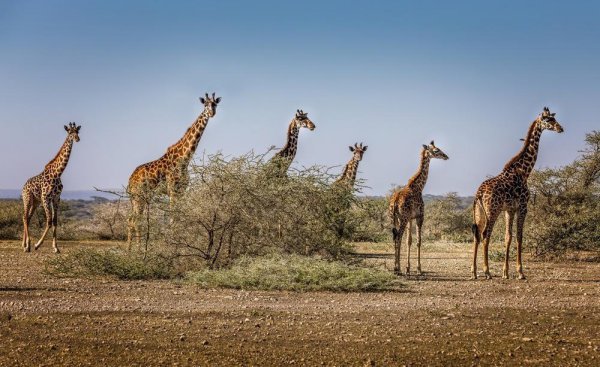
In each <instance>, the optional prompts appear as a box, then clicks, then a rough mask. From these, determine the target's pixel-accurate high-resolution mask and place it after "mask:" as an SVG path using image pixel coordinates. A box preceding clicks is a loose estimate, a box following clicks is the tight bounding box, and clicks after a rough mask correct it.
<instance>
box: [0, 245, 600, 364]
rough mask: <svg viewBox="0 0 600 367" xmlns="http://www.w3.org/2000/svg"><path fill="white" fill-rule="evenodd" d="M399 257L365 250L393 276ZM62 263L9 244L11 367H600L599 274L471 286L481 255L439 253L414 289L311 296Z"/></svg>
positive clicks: (1, 348) (537, 265) (551, 273)
mask: <svg viewBox="0 0 600 367" xmlns="http://www.w3.org/2000/svg"><path fill="white" fill-rule="evenodd" d="M79 246H107V244H105V243H104V244H98V243H90V244H80V243H77V244H75V243H63V244H62V249H63V250H64V252H68V251H70V250H72V249H73V248H75V247H79ZM389 250H390V247H389V246H382V245H373V246H371V245H362V246H360V251H363V252H364V251H368V252H369V253H370V255H368V256H369V261H372V262H378V263H380V264H382V266H387V267H388V268H390V269H391V266H392V258H391V256H390V255H389V253H390V251H389ZM51 256H56V255H54V254H52V253H51V246H50V245H45V246H43V247H42V249H40V250H39V251H38V252H34V253H29V254H25V253H23V252H22V251H21V249H20V244H18V243H16V242H0V263H1V264H2V267H1V273H0V274H1V275H0V365H1V366H19V365H44V366H51V365H60V366H68V365H72V366H73V365H106V366H113V365H121V366H139V365H144V366H155V365H263V366H264V365H336V366H343V365H359V366H363V365H367V366H371V365H376V366H380V365H381V366H384V365H407V366H438V365H440V366H441V365H446V366H447V365H540V366H551V365H556V366H569V365H580V366H598V365H600V298H599V296H600V264H598V263H560V264H554V263H543V262H533V261H526V262H525V271H526V275H527V276H528V280H526V281H518V280H516V279H511V280H502V279H501V278H498V277H497V276H498V275H500V274H501V264H500V263H497V262H495V263H493V266H492V272H493V274H494V275H496V277H495V278H494V279H493V280H490V281H486V280H478V281H471V280H469V279H468V276H469V248H468V246H464V245H451V244H450V245H448V244H436V245H433V246H426V247H425V248H424V250H423V270H424V271H426V272H427V273H426V275H425V276H422V277H409V278H407V279H406V281H405V282H404V283H405V287H403V288H402V290H400V291H396V292H382V293H351V294H336V293H326V292H320V293H301V294H298V293H288V292H255V291H252V292H248V291H236V290H201V289H198V288H197V287H195V286H193V285H188V284H179V283H177V282H170V281H150V282H147V281H143V282H142V281H135V282H123V281H116V280H111V279H59V278H53V277H50V276H48V275H46V274H45V273H44V259H46V258H48V257H51ZM414 265H415V263H413V266H414ZM511 265H513V264H512V263H511ZM511 270H514V268H513V269H511ZM512 273H513V275H514V272H512Z"/></svg>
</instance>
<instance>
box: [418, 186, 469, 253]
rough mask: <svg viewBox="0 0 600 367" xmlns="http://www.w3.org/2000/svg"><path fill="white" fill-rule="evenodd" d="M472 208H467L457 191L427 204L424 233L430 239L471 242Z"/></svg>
mask: <svg viewBox="0 0 600 367" xmlns="http://www.w3.org/2000/svg"><path fill="white" fill-rule="evenodd" d="M471 216H472V215H471V208H470V207H469V208H465V207H464V205H463V203H462V201H461V198H459V197H458V195H457V194H456V193H455V192H451V193H448V194H447V195H446V196H445V197H443V198H441V199H436V200H432V201H430V202H428V203H426V204H425V223H424V225H423V226H424V229H423V234H424V237H425V238H426V239H428V240H433V241H439V240H444V241H451V242H469V241H471V240H472V238H473V235H472V234H471V223H472V218H471Z"/></svg>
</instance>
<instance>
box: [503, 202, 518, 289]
mask: <svg viewBox="0 0 600 367" xmlns="http://www.w3.org/2000/svg"><path fill="white" fill-rule="evenodd" d="M514 217H515V212H514V211H512V210H507V211H506V214H505V219H506V233H505V234H504V244H505V246H506V254H505V256H504V268H503V269H502V278H504V279H508V257H509V255H510V243H511V241H512V226H513V218H514Z"/></svg>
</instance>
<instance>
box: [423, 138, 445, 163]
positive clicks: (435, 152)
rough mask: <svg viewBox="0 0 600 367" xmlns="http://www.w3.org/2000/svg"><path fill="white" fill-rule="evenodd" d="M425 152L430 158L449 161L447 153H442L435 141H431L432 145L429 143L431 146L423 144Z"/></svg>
mask: <svg viewBox="0 0 600 367" xmlns="http://www.w3.org/2000/svg"><path fill="white" fill-rule="evenodd" d="M423 151H424V154H425V155H426V156H427V157H429V158H439V159H443V160H448V156H447V155H446V153H444V152H442V150H441V149H440V148H438V147H436V146H435V143H434V142H433V140H432V141H431V143H429V145H425V144H423Z"/></svg>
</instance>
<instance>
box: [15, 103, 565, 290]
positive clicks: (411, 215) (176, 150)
mask: <svg viewBox="0 0 600 367" xmlns="http://www.w3.org/2000/svg"><path fill="white" fill-rule="evenodd" d="M220 101H221V98H220V97H215V93H213V94H212V95H211V96H209V95H208V93H206V94H205V96H204V97H201V98H200V102H201V103H202V104H203V105H204V110H203V111H202V113H200V115H199V116H198V118H197V119H196V121H194V123H193V124H192V125H191V126H190V127H189V128H188V129H187V131H186V132H185V134H184V135H183V137H182V138H181V139H179V141H177V142H176V143H175V144H173V145H171V146H170V147H169V148H167V152H166V153H165V154H164V155H163V156H162V157H160V158H158V159H157V160H154V161H151V162H148V163H144V164H142V165H140V166H138V167H137V168H136V169H135V170H134V171H133V173H132V174H131V177H130V178H129V183H128V185H127V193H128V195H129V197H130V200H131V204H132V213H131V214H130V216H129V218H128V223H127V227H128V236H127V241H128V243H131V241H132V237H133V236H136V238H139V227H138V225H137V223H136V218H138V217H139V216H140V215H141V214H142V213H143V212H144V210H145V209H146V203H147V197H146V196H145V195H146V193H151V192H152V191H153V190H155V189H156V188H157V186H158V185H159V184H161V183H166V187H167V195H168V196H169V199H170V201H171V202H172V201H173V200H174V199H175V198H176V197H178V196H180V195H181V194H182V192H183V191H184V190H185V188H186V187H187V184H188V180H189V176H188V166H189V163H190V161H191V159H192V157H193V155H194V152H195V151H196V148H197V147H198V143H199V142H200V139H201V137H202V134H203V133H204V130H205V128H206V125H207V124H208V120H209V119H210V118H212V117H214V116H215V115H216V113H217V106H218V104H219V102H220ZM554 116H555V114H554V113H551V112H550V110H549V109H548V108H547V107H544V109H543V111H542V113H540V114H539V115H538V116H537V118H536V119H535V120H534V121H533V122H532V123H531V125H530V126H529V129H528V131H527V136H526V137H525V139H523V140H524V144H523V147H522V148H521V150H520V151H519V152H518V153H517V154H516V155H515V156H514V157H513V158H512V159H511V160H510V161H508V163H506V165H505V166H504V169H503V170H502V172H501V173H500V174H499V175H497V176H495V177H493V178H490V179H488V180H485V181H484V182H483V183H482V184H481V185H480V186H479V188H478V189H477V192H476V193H475V199H474V202H473V226H472V231H473V237H474V244H473V263H472V266H471V277H472V278H473V279H476V278H477V251H478V247H479V244H480V243H481V242H483V253H484V257H483V260H484V262H483V271H484V274H485V277H486V278H487V279H491V274H490V270H489V265H488V248H489V243H490V237H491V234H492V230H493V228H494V224H495V222H496V220H497V219H498V216H499V215H500V214H501V213H502V212H505V218H506V234H505V245H506V254H505V255H506V256H505V261H504V268H503V274H502V276H503V278H505V279H507V278H508V277H509V273H508V259H509V251H510V245H511V241H512V227H513V222H514V218H515V215H516V217H517V232H516V233H517V273H518V278H519V279H525V275H524V274H523V266H522V261H521V250H522V244H523V224H524V222H525V217H526V215H527V203H528V201H529V190H528V188H527V179H528V178H529V175H530V174H531V171H532V170H533V167H534V165H535V162H536V159H537V154H538V149H539V141H540V137H541V134H542V132H543V131H544V130H551V131H556V132H559V133H562V132H563V128H562V126H561V125H560V124H559V123H558V121H556V119H555V117H554ZM64 128H65V130H66V132H67V138H66V139H65V142H64V143H63V145H62V146H61V148H60V150H59V151H58V153H57V154H56V156H55V157H54V158H53V159H52V160H51V161H50V162H49V163H48V164H46V166H45V168H44V170H43V171H42V173H40V174H39V175H37V176H34V177H32V178H30V179H29V180H27V182H26V183H25V185H24V186H23V190H22V198H23V207H24V211H23V226H24V228H23V249H24V250H25V251H26V252H29V251H31V244H30V236H29V222H30V220H31V217H32V215H33V213H34V211H35V209H36V208H37V207H38V206H39V205H40V204H41V205H42V207H43V209H44V212H45V216H46V226H45V228H44V231H43V233H42V235H41V237H40V239H39V240H38V242H37V243H36V244H35V246H34V249H36V250H37V249H38V248H39V247H40V245H41V244H42V243H43V242H44V239H45V238H46V235H47V234H48V231H49V230H50V228H51V229H52V246H53V248H54V252H56V253H58V252H60V251H59V249H58V246H57V244H56V227H57V219H58V205H59V202H60V194H61V192H62V189H63V185H62V182H61V179H60V177H61V175H62V173H63V172H64V170H65V168H66V167H67V163H68V162H69V157H70V155H71V150H72V148H73V142H78V141H79V131H80V129H81V126H78V125H77V124H75V123H73V122H70V123H69V124H68V125H65V127H64ZM301 128H307V129H309V130H311V131H312V130H314V129H315V124H314V123H313V122H312V121H311V120H310V119H309V118H308V114H307V113H305V112H304V111H302V110H297V111H296V114H295V115H294V118H293V119H292V121H291V122H290V124H289V127H288V131H287V141H286V144H285V146H284V147H283V148H282V149H281V150H280V151H278V152H277V153H276V154H275V155H274V156H273V158H271V161H270V162H271V163H272V164H276V165H277V169H278V170H279V172H282V173H283V174H285V173H286V172H287V170H288V169H289V167H290V165H291V164H292V161H293V160H294V158H295V156H296V152H297V149H298V135H299V132H300V129H301ZM350 151H351V152H352V158H351V159H350V161H349V162H348V163H347V164H346V166H345V167H344V170H343V173H342V175H341V176H340V178H339V179H338V180H336V182H335V184H346V185H349V186H350V187H352V186H353V185H354V181H355V180H356V174H357V172H358V164H359V162H360V161H361V160H362V157H363V154H364V153H365V152H366V151H367V146H363V144H362V143H361V144H355V145H354V146H350ZM420 154H421V161H420V165H419V168H418V170H417V172H416V173H415V174H414V175H413V176H412V177H411V178H410V180H409V181H408V184H407V185H406V186H404V187H402V188H401V189H398V190H396V191H395V192H394V193H393V195H392V196H391V198H390V203H389V216H390V219H391V222H392V236H393V240H394V250H395V251H394V273H395V274H397V275H401V274H402V271H401V268H400V249H401V242H402V237H403V234H404V232H406V233H407V239H406V244H407V260H406V275H409V274H410V250H411V245H412V222H413V220H414V221H415V224H416V236H417V241H416V242H417V274H421V233H422V226H423V220H424V216H425V211H424V203H423V195H422V194H423V189H424V188H425V184H426V183H427V176H428V173H429V163H430V161H431V159H434V158H435V159H442V160H447V159H448V156H447V155H446V154H445V153H444V152H443V151H442V150H441V149H440V148H438V147H437V146H436V145H435V143H434V142H433V141H431V143H430V144H428V145H423V148H422V149H421V153H420ZM134 232H135V233H134Z"/></svg>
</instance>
